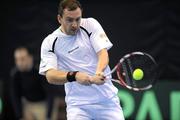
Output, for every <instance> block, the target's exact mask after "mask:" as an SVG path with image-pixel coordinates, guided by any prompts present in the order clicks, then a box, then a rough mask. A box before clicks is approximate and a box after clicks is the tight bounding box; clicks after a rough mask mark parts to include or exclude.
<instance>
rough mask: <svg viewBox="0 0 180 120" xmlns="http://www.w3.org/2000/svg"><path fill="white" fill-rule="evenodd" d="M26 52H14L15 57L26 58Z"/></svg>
mask: <svg viewBox="0 0 180 120" xmlns="http://www.w3.org/2000/svg"><path fill="white" fill-rule="evenodd" d="M27 55H28V52H27V51H26V50H17V51H15V57H23V56H27Z"/></svg>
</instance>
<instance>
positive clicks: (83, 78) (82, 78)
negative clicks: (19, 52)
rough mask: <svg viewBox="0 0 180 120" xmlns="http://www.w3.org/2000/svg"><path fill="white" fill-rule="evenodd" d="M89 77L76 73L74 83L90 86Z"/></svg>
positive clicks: (85, 74)
mask: <svg viewBox="0 0 180 120" xmlns="http://www.w3.org/2000/svg"><path fill="white" fill-rule="evenodd" d="M90 80H91V77H90V76H89V75H88V74H87V73H83V72H77V73H76V81H77V82H78V83H80V84H83V85H90V84H91V82H90Z"/></svg>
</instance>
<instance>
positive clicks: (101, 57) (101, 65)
mask: <svg viewBox="0 0 180 120" xmlns="http://www.w3.org/2000/svg"><path fill="white" fill-rule="evenodd" d="M108 64H109V56H108V52H107V50H106V49H102V50H101V51H100V52H98V64H97V68H96V74H99V73H102V72H103V71H104V69H105V68H106V67H107V65H108Z"/></svg>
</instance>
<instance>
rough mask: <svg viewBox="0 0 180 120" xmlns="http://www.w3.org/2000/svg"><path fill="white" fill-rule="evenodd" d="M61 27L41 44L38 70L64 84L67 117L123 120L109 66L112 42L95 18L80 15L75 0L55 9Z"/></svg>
mask: <svg viewBox="0 0 180 120" xmlns="http://www.w3.org/2000/svg"><path fill="white" fill-rule="evenodd" d="M57 19H58V22H59V23H60V27H59V28H58V29H57V30H55V31H54V32H53V33H52V34H50V35H48V36H47V37H46V38H45V39H44V41H43V42H42V46H41V62H40V71H39V73H40V74H42V75H45V76H46V78H47V80H48V82H49V83H51V84H56V85H62V84H64V85H65V92H66V97H65V101H66V104H67V109H66V110H67V119H68V120H124V116H123V112H122V109H121V107H120V103H119V99H118V97H117V92H118V90H117V89H116V88H115V87H114V86H113V84H112V82H111V80H108V79H110V78H111V76H107V77H106V79H105V77H104V74H106V73H108V72H110V68H109V66H108V62H109V58H108V52H107V51H108V50H109V49H110V48H111V47H112V43H111V42H110V41H109V39H108V37H107V36H106V34H105V32H104V30H103V28H102V27H101V25H100V24H99V23H98V21H97V20H95V19H94V18H82V7H81V5H80V3H79V2H78V1H76V0H63V1H61V2H60V4H59V8H58V16H57Z"/></svg>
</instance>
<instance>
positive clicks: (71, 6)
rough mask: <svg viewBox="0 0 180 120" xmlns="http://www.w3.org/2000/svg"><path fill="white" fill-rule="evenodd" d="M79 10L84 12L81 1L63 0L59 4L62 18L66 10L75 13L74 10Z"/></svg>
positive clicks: (59, 12)
mask: <svg viewBox="0 0 180 120" xmlns="http://www.w3.org/2000/svg"><path fill="white" fill-rule="evenodd" d="M77 8H80V9H81V10H82V6H81V4H80V2H79V1H77V0H62V1H61V2H60V3H59V7H58V14H59V15H60V16H62V15H63V11H64V9H68V10H69V11H73V10H76V9H77Z"/></svg>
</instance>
